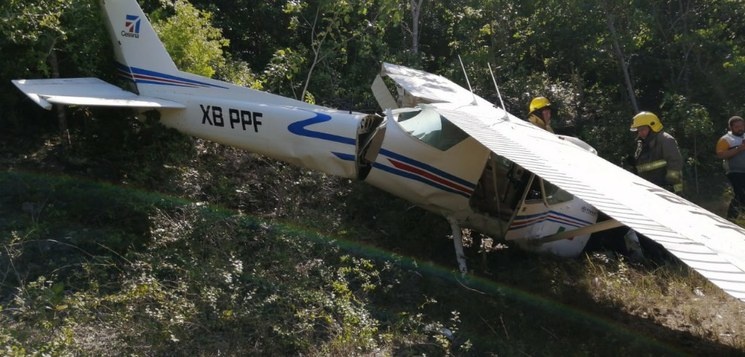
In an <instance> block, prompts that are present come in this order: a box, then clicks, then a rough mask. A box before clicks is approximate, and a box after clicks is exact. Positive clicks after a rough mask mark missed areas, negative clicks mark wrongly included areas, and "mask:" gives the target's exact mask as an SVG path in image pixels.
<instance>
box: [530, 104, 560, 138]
mask: <svg viewBox="0 0 745 357" xmlns="http://www.w3.org/2000/svg"><path fill="white" fill-rule="evenodd" d="M528 121H529V122H531V123H533V125H535V126H537V127H539V128H541V129H543V130H546V131H548V132H551V133H553V132H554V129H553V128H551V102H549V101H548V99H547V98H546V97H535V98H533V100H531V101H530V105H529V106H528Z"/></svg>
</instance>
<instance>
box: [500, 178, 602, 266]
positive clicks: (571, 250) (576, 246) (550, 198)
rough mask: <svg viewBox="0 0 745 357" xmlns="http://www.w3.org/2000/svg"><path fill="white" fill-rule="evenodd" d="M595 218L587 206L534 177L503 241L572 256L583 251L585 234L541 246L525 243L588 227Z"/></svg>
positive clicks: (588, 236)
mask: <svg viewBox="0 0 745 357" xmlns="http://www.w3.org/2000/svg"><path fill="white" fill-rule="evenodd" d="M597 218H598V212H597V210H596V209H595V208H594V207H592V206H591V205H590V204H588V203H587V202H585V201H583V200H581V199H579V198H577V197H574V196H573V195H571V194H570V193H568V192H566V191H564V190H562V189H560V188H559V187H557V186H555V185H553V184H551V183H550V182H548V181H545V180H543V179H541V178H539V177H537V176H534V177H533V180H532V183H531V185H530V187H529V188H528V189H527V191H526V192H525V197H524V199H523V201H522V202H521V204H520V209H519V210H518V211H517V213H516V214H515V216H514V217H513V219H512V222H511V223H510V226H509V229H508V231H507V234H506V235H505V238H506V239H507V240H512V241H515V242H516V243H518V244H520V245H521V246H523V248H526V249H529V250H534V251H538V252H548V253H552V254H555V255H558V256H564V257H576V256H578V255H579V254H580V253H581V252H582V250H583V249H584V248H585V245H586V244H587V241H588V240H589V239H590V235H589V234H585V235H580V236H575V237H573V238H569V239H564V240H559V241H555V242H550V243H545V244H541V245H534V244H530V242H528V241H529V240H530V239H536V238H541V237H546V236H549V235H553V234H556V233H560V232H563V231H569V230H573V229H577V228H581V227H585V226H589V225H592V224H594V223H595V222H596V221H597Z"/></svg>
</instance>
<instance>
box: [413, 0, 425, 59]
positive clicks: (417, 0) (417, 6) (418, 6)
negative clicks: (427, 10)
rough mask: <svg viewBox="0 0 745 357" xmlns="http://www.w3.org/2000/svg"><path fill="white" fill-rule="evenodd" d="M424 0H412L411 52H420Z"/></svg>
mask: <svg viewBox="0 0 745 357" xmlns="http://www.w3.org/2000/svg"><path fill="white" fill-rule="evenodd" d="M423 1H424V0H411V52H413V53H414V54H418V53H419V15H421V13H422V2H423Z"/></svg>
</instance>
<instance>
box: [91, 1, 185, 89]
mask: <svg viewBox="0 0 745 357" xmlns="http://www.w3.org/2000/svg"><path fill="white" fill-rule="evenodd" d="M101 7H102V8H103V10H104V14H105V16H106V19H105V20H106V24H107V27H108V30H109V34H110V36H111V39H112V43H113V44H114V53H115V56H116V60H117V62H118V67H119V74H120V75H121V76H123V77H126V78H127V79H129V80H131V81H133V82H134V83H135V84H136V85H137V84H141V83H149V84H158V81H162V82H163V84H165V83H168V81H169V78H171V77H172V76H177V75H179V74H180V71H179V70H178V68H177V67H176V64H174V62H173V60H172V59H171V56H170V55H169V54H168V51H166V49H165V47H164V46H163V43H162V42H161V41H160V39H159V38H158V34H157V33H156V32H155V29H153V26H152V24H151V23H150V21H149V20H148V19H147V17H146V16H145V13H144V12H143V11H142V9H141V8H140V6H139V5H138V4H137V1H136V0H101ZM141 87H142V86H138V91H141V90H142V88H141ZM140 94H146V93H140Z"/></svg>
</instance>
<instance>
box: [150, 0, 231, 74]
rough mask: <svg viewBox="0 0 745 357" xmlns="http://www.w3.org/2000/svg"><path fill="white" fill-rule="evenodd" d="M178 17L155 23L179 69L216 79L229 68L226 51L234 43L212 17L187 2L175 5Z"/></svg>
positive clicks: (184, 0) (183, 1) (175, 3)
mask: <svg viewBox="0 0 745 357" xmlns="http://www.w3.org/2000/svg"><path fill="white" fill-rule="evenodd" d="M173 7H174V11H175V15H174V16H171V17H168V18H167V19H165V20H161V21H158V22H155V23H153V26H154V27H155V29H156V31H157V32H158V35H159V36H160V38H161V41H162V42H163V44H164V45H165V46H166V49H167V50H168V52H169V53H170V54H171V56H172V57H173V60H174V62H175V63H176V66H177V67H179V69H181V70H183V71H186V72H190V73H194V74H199V75H203V76H206V77H212V75H213V74H215V68H220V67H222V66H224V65H225V58H224V55H223V48H224V47H225V46H227V45H228V44H229V43H230V41H229V40H227V39H225V38H223V37H222V32H221V31H220V29H218V28H215V27H213V26H212V23H211V20H212V14H211V13H210V12H206V11H200V10H198V9H196V8H195V7H194V6H193V5H191V3H189V2H188V1H187V0H177V1H176V2H174V3H173Z"/></svg>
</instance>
